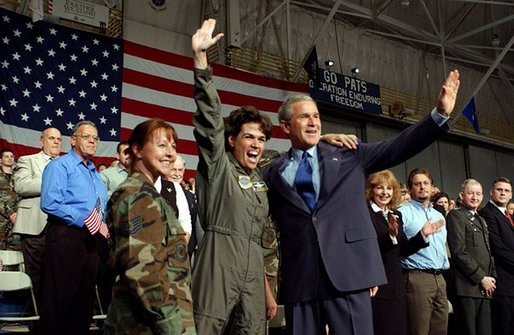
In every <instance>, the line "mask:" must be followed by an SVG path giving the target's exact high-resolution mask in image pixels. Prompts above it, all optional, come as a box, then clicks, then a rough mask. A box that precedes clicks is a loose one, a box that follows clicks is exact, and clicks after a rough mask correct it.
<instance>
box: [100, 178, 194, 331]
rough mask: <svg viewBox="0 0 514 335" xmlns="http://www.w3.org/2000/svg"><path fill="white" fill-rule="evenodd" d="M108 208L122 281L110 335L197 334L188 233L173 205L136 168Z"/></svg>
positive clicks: (117, 271)
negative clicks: (187, 241) (179, 220)
mask: <svg viewBox="0 0 514 335" xmlns="http://www.w3.org/2000/svg"><path fill="white" fill-rule="evenodd" d="M107 207H108V209H107V225H108V226H109V230H110V232H111V236H112V239H113V244H112V246H111V254H110V259H109V263H110V265H111V266H112V267H113V268H114V271H115V274H116V275H119V279H118V280H117V282H116V283H115V285H114V291H113V300H112V303H111V305H110V307H109V312H108V314H107V319H106V324H105V333H106V334H121V333H123V334H188V335H189V334H196V331H195V325H194V321H193V312H192V310H193V308H192V299H191V293H190V288H189V287H190V280H191V277H190V265H189V264H190V263H189V257H188V253H187V243H186V239H185V236H186V234H185V232H184V230H183V229H182V227H181V226H180V223H179V222H178V220H177V219H176V218H175V215H174V213H173V210H172V209H171V207H170V206H169V205H168V204H167V202H166V200H165V199H164V198H163V197H162V196H161V195H160V194H159V193H158V192H157V190H156V189H155V187H154V186H153V184H152V183H151V182H150V180H148V179H147V178H146V177H145V176H144V175H142V174H141V173H139V172H137V171H134V172H133V173H132V174H131V175H130V176H129V177H128V179H127V180H126V181H125V182H123V183H122V184H121V185H120V186H119V188H118V189H117V190H116V191H115V192H114V193H113V195H112V197H111V199H110V200H109V203H108V206H107Z"/></svg>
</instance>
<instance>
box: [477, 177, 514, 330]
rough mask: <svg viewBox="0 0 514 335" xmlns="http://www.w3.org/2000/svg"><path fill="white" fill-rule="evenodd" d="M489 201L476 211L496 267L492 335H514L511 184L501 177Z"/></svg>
mask: <svg viewBox="0 0 514 335" xmlns="http://www.w3.org/2000/svg"><path fill="white" fill-rule="evenodd" d="M489 195H490V197H491V200H490V201H489V203H488V204H487V205H486V206H485V207H484V208H483V209H481V210H480V211H479V214H480V216H482V217H483V218H484V219H485V221H486V222H487V226H488V228H489V241H490V244H491V251H492V254H493V257H494V262H495V266H496V273H497V282H496V291H494V293H493V300H492V302H491V316H492V325H493V334H505V335H507V334H508V335H511V334H513V333H514V326H513V325H514V285H512V283H514V226H513V224H512V217H510V216H508V214H506V213H507V209H506V207H507V204H508V203H509V201H510V199H512V183H511V181H510V180H509V179H508V178H505V177H500V178H497V179H496V180H495V181H494V182H493V187H492V189H491V191H490V193H489Z"/></svg>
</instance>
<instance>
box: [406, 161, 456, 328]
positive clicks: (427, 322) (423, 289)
mask: <svg viewBox="0 0 514 335" xmlns="http://www.w3.org/2000/svg"><path fill="white" fill-rule="evenodd" d="M432 185H433V178H432V175H431V174H430V171H428V170H426V169H419V168H418V169H414V170H412V171H411V173H410V174H409V179H408V186H409V190H410V195H411V197H412V200H411V201H410V202H409V203H407V204H406V205H403V206H402V207H400V208H399V211H400V212H401V213H402V218H403V230H404V232H405V235H407V238H409V239H410V238H411V237H413V236H414V235H416V234H417V233H418V232H419V230H420V229H421V227H423V225H424V224H425V222H427V221H430V222H432V224H436V225H438V226H441V228H440V229H439V231H438V232H437V233H435V234H432V235H430V236H428V237H427V239H428V243H429V245H428V247H426V248H423V249H420V250H419V251H417V252H416V253H414V254H412V255H410V256H409V257H405V258H403V259H402V266H403V268H404V269H405V272H406V273H405V276H406V280H407V290H406V292H407V310H408V311H409V317H408V319H409V334H413V335H417V334H419V335H421V334H423V335H429V334H438V335H439V334H440V335H443V334H446V332H447V327H448V299H447V297H446V282H445V280H444V278H443V275H442V271H443V270H446V269H448V268H449V262H448V255H447V252H446V227H445V226H444V223H445V219H444V217H443V215H442V214H441V213H440V212H438V211H437V210H435V209H434V207H433V206H432V203H431V202H430V194H431V192H432Z"/></svg>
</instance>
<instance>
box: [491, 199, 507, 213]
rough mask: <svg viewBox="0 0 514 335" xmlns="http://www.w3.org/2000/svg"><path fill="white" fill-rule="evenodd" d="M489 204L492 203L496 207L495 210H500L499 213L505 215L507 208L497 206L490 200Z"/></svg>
mask: <svg viewBox="0 0 514 335" xmlns="http://www.w3.org/2000/svg"><path fill="white" fill-rule="evenodd" d="M489 202H490V203H492V204H493V205H494V206H496V208H498V209H499V210H500V212H502V213H503V214H505V211H506V210H507V207H503V206H498V205H497V204H495V203H494V201H492V200H489Z"/></svg>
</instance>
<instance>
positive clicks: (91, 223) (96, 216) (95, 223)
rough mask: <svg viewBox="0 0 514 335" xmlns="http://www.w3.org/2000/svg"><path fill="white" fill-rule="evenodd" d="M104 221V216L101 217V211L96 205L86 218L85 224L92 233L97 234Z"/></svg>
mask: <svg viewBox="0 0 514 335" xmlns="http://www.w3.org/2000/svg"><path fill="white" fill-rule="evenodd" d="M102 223H103V222H102V218H101V217H100V213H98V210H97V209H96V207H95V208H93V210H92V211H91V213H89V215H88V216H87V217H86V219H85V220H84V225H85V226H86V228H87V229H88V230H89V232H90V233H91V235H94V234H96V233H97V232H98V231H99V230H100V227H101V225H102ZM104 225H105V224H104Z"/></svg>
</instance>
